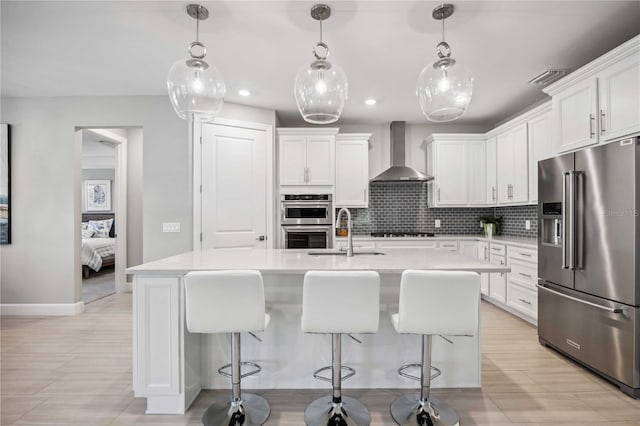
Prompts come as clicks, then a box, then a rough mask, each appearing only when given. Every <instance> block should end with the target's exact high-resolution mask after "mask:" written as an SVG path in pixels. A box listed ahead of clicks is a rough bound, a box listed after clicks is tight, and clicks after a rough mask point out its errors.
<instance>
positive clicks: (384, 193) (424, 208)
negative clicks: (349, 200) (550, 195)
mask: <svg viewBox="0 0 640 426" xmlns="http://www.w3.org/2000/svg"><path fill="white" fill-rule="evenodd" d="M427 188H428V186H427V184H426V183H424V182H403V183H395V182H393V183H391V182H385V183H381V182H378V183H371V184H370V185H369V208H368V209H349V210H350V211H351V214H352V220H353V232H354V234H369V233H371V232H383V231H390V232H412V231H413V232H433V233H435V234H463V235H477V234H481V233H482V229H481V228H480V217H482V216H488V215H496V216H502V217H503V225H502V228H503V229H502V234H503V235H507V236H518V237H532V238H534V237H536V236H537V232H538V231H537V229H538V226H537V219H536V206H518V207H481V208H429V207H428V205H427ZM336 212H337V211H336ZM436 219H439V220H440V228H436V227H435V221H436ZM525 220H530V221H531V230H525Z"/></svg>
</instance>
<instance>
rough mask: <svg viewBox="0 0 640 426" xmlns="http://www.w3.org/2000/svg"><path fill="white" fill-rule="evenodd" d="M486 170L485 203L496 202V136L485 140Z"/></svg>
mask: <svg viewBox="0 0 640 426" xmlns="http://www.w3.org/2000/svg"><path fill="white" fill-rule="evenodd" d="M485 154H486V171H487V185H486V187H485V191H486V195H485V197H486V200H487V204H496V203H497V202H498V183H497V176H496V173H497V164H496V161H497V158H496V156H497V152H496V138H491V139H489V140H487V145H486V153H485Z"/></svg>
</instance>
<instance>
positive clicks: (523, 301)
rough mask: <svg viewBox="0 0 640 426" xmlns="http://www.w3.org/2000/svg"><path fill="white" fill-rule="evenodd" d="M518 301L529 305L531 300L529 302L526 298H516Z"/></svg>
mask: <svg viewBox="0 0 640 426" xmlns="http://www.w3.org/2000/svg"><path fill="white" fill-rule="evenodd" d="M518 300H519V301H521V302H522V303H526V304H527V305H530V304H531V302H529V301H528V300H525V299H518Z"/></svg>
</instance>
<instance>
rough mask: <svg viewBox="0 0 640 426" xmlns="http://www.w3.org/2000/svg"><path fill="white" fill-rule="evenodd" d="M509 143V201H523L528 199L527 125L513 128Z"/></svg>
mask: <svg viewBox="0 0 640 426" xmlns="http://www.w3.org/2000/svg"><path fill="white" fill-rule="evenodd" d="M512 132H513V137H512V140H511V143H512V145H513V152H512V155H513V157H511V182H510V183H511V199H510V202H511V203H524V202H527V200H528V199H529V152H528V144H527V125H526V124H523V125H521V126H518V127H516V128H515V129H513V131H512Z"/></svg>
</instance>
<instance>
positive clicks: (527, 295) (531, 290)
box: [507, 247, 538, 321]
mask: <svg viewBox="0 0 640 426" xmlns="http://www.w3.org/2000/svg"><path fill="white" fill-rule="evenodd" d="M507 265H508V266H509V267H510V268H511V272H510V273H509V274H508V279H507V306H508V307H510V308H511V309H513V310H514V311H516V312H518V313H521V314H524V315H525V316H526V317H528V318H530V319H532V320H534V321H537V319H538V292H537V288H536V284H537V281H538V253H537V252H536V251H535V250H533V249H525V248H519V247H510V248H509V249H508V254H507Z"/></svg>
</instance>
